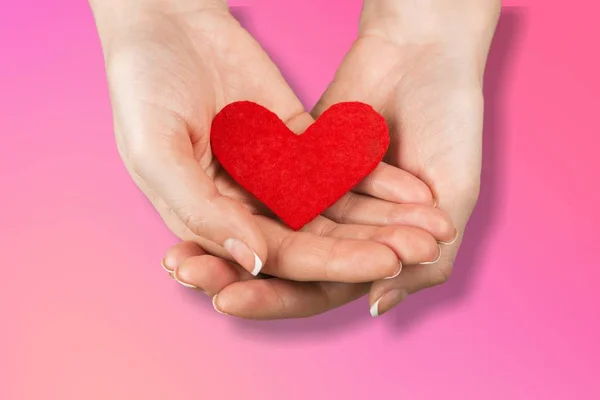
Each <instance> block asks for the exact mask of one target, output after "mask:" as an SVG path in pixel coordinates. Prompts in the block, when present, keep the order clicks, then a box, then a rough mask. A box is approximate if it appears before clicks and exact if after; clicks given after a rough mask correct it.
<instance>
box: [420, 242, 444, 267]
mask: <svg viewBox="0 0 600 400" xmlns="http://www.w3.org/2000/svg"><path fill="white" fill-rule="evenodd" d="M438 247H439V248H440V252H439V254H438V256H437V258H436V259H435V260H433V261H425V262H422V263H419V265H431V264H435V263H437V262H438V261H440V259H441V258H442V248H441V247H440V246H438Z"/></svg>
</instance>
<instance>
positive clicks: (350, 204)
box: [339, 192, 358, 222]
mask: <svg viewBox="0 0 600 400" xmlns="http://www.w3.org/2000/svg"><path fill="white" fill-rule="evenodd" d="M357 201H358V196H357V195H355V194H354V193H352V192H350V193H348V194H347V195H346V197H345V200H343V202H342V205H341V206H340V210H339V213H340V214H339V218H340V221H341V222H346V221H348V220H349V218H348V217H349V216H350V215H351V213H352V210H353V208H354V206H355V205H356V202H357Z"/></svg>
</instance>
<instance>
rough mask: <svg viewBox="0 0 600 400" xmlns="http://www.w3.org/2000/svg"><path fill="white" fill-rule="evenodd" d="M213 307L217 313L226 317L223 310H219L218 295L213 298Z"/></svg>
mask: <svg viewBox="0 0 600 400" xmlns="http://www.w3.org/2000/svg"><path fill="white" fill-rule="evenodd" d="M212 305H213V308H214V309H215V311H216V312H218V313H219V314H223V315H225V313H224V312H223V311H221V310H219V309H218V308H217V295H214V296H213V298H212Z"/></svg>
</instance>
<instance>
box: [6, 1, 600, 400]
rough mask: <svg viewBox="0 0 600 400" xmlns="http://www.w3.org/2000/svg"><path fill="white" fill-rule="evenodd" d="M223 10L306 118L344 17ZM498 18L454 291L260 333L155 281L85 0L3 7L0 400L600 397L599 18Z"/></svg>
mask: <svg viewBox="0 0 600 400" xmlns="http://www.w3.org/2000/svg"><path fill="white" fill-rule="evenodd" d="M233 4H234V5H238V6H239V5H241V6H246V7H244V8H243V9H242V10H238V13H240V14H241V15H242V16H243V19H244V23H245V24H246V25H247V26H248V27H249V28H250V30H251V31H252V32H254V33H256V35H257V37H258V38H259V39H260V40H261V41H262V42H263V43H264V44H265V47H266V48H267V49H268V50H269V52H270V53H271V54H272V55H273V57H274V58H275V59H276V60H277V62H278V63H279V64H280V66H281V67H282V69H283V70H284V71H285V72H286V76H287V77H288V78H289V79H290V81H291V82H292V84H293V85H294V87H295V88H296V89H297V90H298V93H299V94H300V95H301V97H302V99H303V100H304V101H305V103H306V105H307V107H310V106H311V105H312V104H314V102H315V101H316V99H317V98H318V96H319V94H320V93H321V92H322V90H323V89H324V88H325V86H326V84H327V82H328V80H330V79H331V77H332V74H333V72H334V70H335V67H336V65H337V64H338V63H339V61H340V59H341V57H342V56H343V54H344V52H345V50H346V49H347V48H348V46H349V45H350V43H351V41H352V38H353V36H354V35H355V33H356V20H357V17H358V13H359V11H360V1H358V0H337V1H333V0H328V1H323V0H302V1H300V0H298V1H276V0H270V1H259V0H254V1H250V0H247V1H242V0H240V1H238V2H234V3H233ZM505 6H507V7H506V8H505V10H504V15H503V17H502V20H501V22H500V26H499V29H498V34H497V38H496V41H495V43H494V46H493V50H492V54H491V58H490V65H489V69H488V74H487V77H486V95H487V98H486V99H487V104H486V113H487V115H486V117H487V119H486V126H485V160H484V174H483V193H482V196H481V201H480V203H479V205H478V207H477V210H476V213H475V215H474V217H473V220H472V223H471V225H470V229H469V231H468V234H467V238H466V241H465V243H464V245H463V249H462V252H461V254H460V257H459V260H458V262H457V266H456V270H455V274H454V275H453V277H452V280H451V281H450V282H449V283H447V284H446V285H444V286H443V287H439V288H436V289H432V290H428V291H426V292H423V293H421V294H418V295H415V296H413V297H411V298H410V299H408V300H407V301H406V303H405V304H404V305H403V306H402V307H401V308H400V309H398V310H397V312H394V313H390V314H388V315H387V316H385V317H382V318H380V319H371V317H370V316H369V313H368V305H367V303H366V301H365V299H363V300H360V301H358V302H356V303H354V304H352V305H350V306H347V307H345V308H342V309H340V310H337V311H335V312H331V313H328V314H326V315H323V316H321V317H318V318H314V319H310V320H301V321H280V322H269V323H256V322H247V321H238V320H234V319H232V318H228V317H225V316H222V315H219V314H217V313H215V312H214V311H213V309H212V308H211V306H210V302H209V301H208V299H206V298H202V297H201V296H197V295H196V294H194V293H191V292H190V291H189V290H185V289H184V288H182V287H180V286H178V285H177V284H176V283H174V282H173V281H172V280H170V279H169V278H168V276H167V275H166V273H165V272H164V271H163V270H162V269H161V268H160V265H159V261H160V259H161V257H162V255H163V252H164V250H165V249H166V248H167V247H168V246H169V245H170V244H171V243H173V242H174V238H173V236H172V235H171V234H170V233H169V232H168V231H167V230H166V228H164V227H163V225H162V222H161V221H160V220H159V218H158V217H157V216H156V215H155V213H154V212H153V210H152V209H151V207H150V206H149V205H148V203H147V202H146V201H145V199H144V198H143V196H142V195H141V194H140V193H139V192H138V190H137V189H136V188H135V186H134V185H133V183H132V182H131V181H130V179H129V177H128V175H127V173H126V171H125V169H124V168H123V167H122V165H121V163H120V160H119V158H118V155H117V152H116V150H115V146H114V143H113V137H112V135H111V129H112V125H111V116H110V109H109V102H108V97H107V89H106V82H105V78H104V72H103V65H102V56H101V52H100V47H99V44H98V40H97V37H96V33H95V28H94V25H93V21H92V17H91V13H90V12H89V10H88V7H87V4H86V2H85V1H82V0H77V1H76V0H61V1H42V0H21V1H19V2H17V1H11V2H4V3H3V5H2V7H1V8H0V50H1V52H0V171H1V173H0V188H1V189H0V190H1V197H0V205H1V207H0V248H1V250H2V252H1V255H2V261H3V262H2V267H3V272H2V276H1V278H0V316H1V320H0V321H1V322H0V325H1V331H0V339H1V340H0V372H1V374H0V399H8V400H14V399H27V400H29V399H92V400H95V399H234V398H237V397H239V398H244V399H249V400H253V399H289V400H295V399H307V398H318V399H345V398H351V399H354V398H356V399H359V398H368V399H378V398H398V399H461V400H464V399H549V400H553V399H599V398H600V380H599V379H598V373H599V372H600V366H599V362H600V361H599V359H600V348H599V345H598V340H599V338H600V325H599V322H598V321H599V320H600V315H599V303H600V302H599V301H598V294H597V290H598V289H597V287H598V280H599V278H600V270H599V267H600V263H599V262H598V251H597V249H598V244H597V233H598V222H600V211H599V210H600V207H599V204H600V191H599V190H598V188H597V185H598V181H599V178H598V175H599V171H600V162H599V157H598V154H597V153H598V149H599V145H600V139H599V137H598V133H599V130H598V125H597V118H598V113H599V112H598V101H599V100H598V91H599V90H600V78H599V75H598V71H599V69H600V61H599V58H598V38H599V37H600V29H599V24H598V22H597V15H598V11H599V7H598V6H597V5H596V3H595V2H592V1H586V0H572V1H570V2H568V3H563V2H549V1H524V0H521V1H517V0H513V1H508V0H507V1H505ZM286 8H287V11H286ZM326 13H329V15H328V16H326V15H325V14H326ZM308 27H310V28H308Z"/></svg>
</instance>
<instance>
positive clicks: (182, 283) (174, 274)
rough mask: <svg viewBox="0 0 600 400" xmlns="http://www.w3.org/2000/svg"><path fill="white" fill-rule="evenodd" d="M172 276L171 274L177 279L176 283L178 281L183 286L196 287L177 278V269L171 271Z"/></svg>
mask: <svg viewBox="0 0 600 400" xmlns="http://www.w3.org/2000/svg"><path fill="white" fill-rule="evenodd" d="M172 276H173V279H175V280H176V281H177V283H179V284H180V285H181V286H184V287H186V288H190V289H198V287H197V286H194V285H190V284H189V283H185V282H182V281H181V280H179V278H178V277H177V270H175V271H173V274H172Z"/></svg>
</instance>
